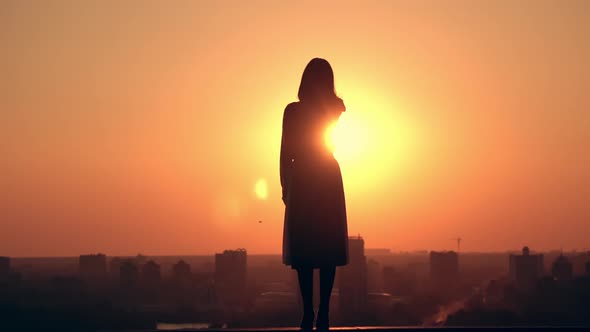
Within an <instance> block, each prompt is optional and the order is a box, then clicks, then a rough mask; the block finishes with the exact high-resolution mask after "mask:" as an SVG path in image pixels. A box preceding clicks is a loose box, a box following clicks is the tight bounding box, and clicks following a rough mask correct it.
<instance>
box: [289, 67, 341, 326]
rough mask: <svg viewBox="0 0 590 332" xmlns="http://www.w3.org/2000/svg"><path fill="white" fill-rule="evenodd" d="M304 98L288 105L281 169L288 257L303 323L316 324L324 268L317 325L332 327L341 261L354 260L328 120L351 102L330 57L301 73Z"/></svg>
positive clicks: (300, 88) (305, 324)
mask: <svg viewBox="0 0 590 332" xmlns="http://www.w3.org/2000/svg"><path fill="white" fill-rule="evenodd" d="M298 97H299V102H294V103H291V104H289V105H287V107H286V108H285V112H284V114H283V134H282V139H281V157H280V173H281V185H282V189H283V193H282V194H283V196H282V198H283V202H284V203H285V225H284V232H283V262H284V263H285V264H286V265H290V266H291V267H292V268H293V269H296V270H297V275H298V278H299V288H300V291H301V297H302V299H303V318H302V320H301V328H302V329H305V330H310V329H312V328H313V321H314V309H313V269H315V268H319V269H320V307H319V311H318V317H317V322H316V327H317V329H318V330H327V329H328V328H329V322H328V313H329V310H330V295H331V293H332V287H333V285H334V277H335V275H336V266H340V265H345V264H346V263H347V262H348V231H347V225H346V204H345V201H344V188H343V185H342V175H341V173H340V166H339V165H338V162H337V161H336V159H335V158H334V156H333V155H332V152H331V151H330V150H329V149H328V147H327V145H326V143H325V139H324V137H325V133H326V129H327V128H328V126H329V125H330V124H332V123H334V122H335V121H337V120H338V118H339V117H340V114H341V113H342V112H344V110H345V107H344V103H343V102H342V99H340V98H338V96H336V93H335V91H334V73H333V71H332V67H331V66H330V64H329V63H328V61H326V60H324V59H319V58H314V59H312V60H311V61H310V62H309V63H308V64H307V66H306V67H305V70H304V71H303V76H302V78H301V84H300V85H299V93H298Z"/></svg>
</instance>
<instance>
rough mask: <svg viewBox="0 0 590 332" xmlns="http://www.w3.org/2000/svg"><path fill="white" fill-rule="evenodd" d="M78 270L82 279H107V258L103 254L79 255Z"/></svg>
mask: <svg viewBox="0 0 590 332" xmlns="http://www.w3.org/2000/svg"><path fill="white" fill-rule="evenodd" d="M79 270H80V276H81V277H82V278H83V279H86V280H97V279H105V278H106V277H107V257H106V256H105V255H104V254H96V255H80V258H79Z"/></svg>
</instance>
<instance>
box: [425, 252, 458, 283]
mask: <svg viewBox="0 0 590 332" xmlns="http://www.w3.org/2000/svg"><path fill="white" fill-rule="evenodd" d="M458 278H459V255H457V253H456V252H454V251H447V252H442V251H440V252H439V251H431V252H430V280H431V281H432V282H434V283H435V284H436V285H441V284H446V285H450V284H454V283H455V282H456V281H457V280H458Z"/></svg>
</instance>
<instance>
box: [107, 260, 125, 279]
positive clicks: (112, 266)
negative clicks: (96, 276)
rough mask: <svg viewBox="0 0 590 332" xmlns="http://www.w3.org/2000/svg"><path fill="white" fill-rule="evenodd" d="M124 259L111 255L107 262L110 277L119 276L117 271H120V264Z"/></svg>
mask: <svg viewBox="0 0 590 332" xmlns="http://www.w3.org/2000/svg"><path fill="white" fill-rule="evenodd" d="M123 262H124V260H123V259H122V258H120V257H113V258H111V260H110V262H109V275H110V276H111V278H112V279H115V278H119V273H120V272H121V264H123Z"/></svg>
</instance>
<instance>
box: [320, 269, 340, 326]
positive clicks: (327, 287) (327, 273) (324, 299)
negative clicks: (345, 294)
mask: <svg viewBox="0 0 590 332" xmlns="http://www.w3.org/2000/svg"><path fill="white" fill-rule="evenodd" d="M335 277H336V267H335V266H331V267H323V268H321V269H320V310H319V311H318V327H319V328H327V327H328V316H329V312H330V297H331V295H332V287H334V278H335Z"/></svg>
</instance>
